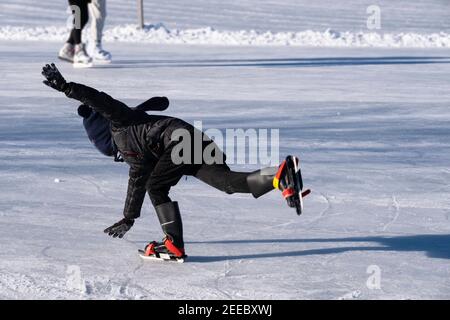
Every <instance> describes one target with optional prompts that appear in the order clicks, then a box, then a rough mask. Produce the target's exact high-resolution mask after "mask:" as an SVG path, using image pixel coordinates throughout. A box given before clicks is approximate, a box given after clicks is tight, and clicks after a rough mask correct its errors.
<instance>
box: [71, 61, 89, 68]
mask: <svg viewBox="0 0 450 320" xmlns="http://www.w3.org/2000/svg"><path fill="white" fill-rule="evenodd" d="M93 66H94V64H93V63H92V62H89V63H76V62H74V63H73V67H74V68H75V69H87V68H92V67H93Z"/></svg>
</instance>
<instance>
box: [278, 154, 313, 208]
mask: <svg viewBox="0 0 450 320" xmlns="http://www.w3.org/2000/svg"><path fill="white" fill-rule="evenodd" d="M273 186H274V188H275V189H279V190H281V192H282V194H283V197H284V198H285V199H286V201H287V204H288V206H289V207H291V208H295V209H296V211H297V214H298V215H301V214H302V211H303V197H305V196H307V195H308V194H310V193H311V190H309V189H307V190H305V191H302V190H303V180H302V174H301V171H300V167H299V160H298V158H297V157H295V156H287V157H286V160H284V161H283V163H282V164H281V165H280V167H279V169H278V172H277V173H276V175H275V178H274V179H273Z"/></svg>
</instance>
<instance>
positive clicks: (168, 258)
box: [139, 250, 185, 263]
mask: <svg viewBox="0 0 450 320" xmlns="http://www.w3.org/2000/svg"><path fill="white" fill-rule="evenodd" d="M139 256H140V257H141V259H142V260H149V261H163V262H178V263H184V260H185V258H174V257H171V256H169V255H168V254H160V256H159V257H157V256H155V255H152V256H146V255H145V254H144V251H142V250H139Z"/></svg>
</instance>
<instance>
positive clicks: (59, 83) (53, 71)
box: [42, 63, 68, 92]
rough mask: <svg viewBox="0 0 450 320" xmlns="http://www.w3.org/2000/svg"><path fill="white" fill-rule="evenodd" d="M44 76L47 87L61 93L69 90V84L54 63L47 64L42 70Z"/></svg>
mask: <svg viewBox="0 0 450 320" xmlns="http://www.w3.org/2000/svg"><path fill="white" fill-rule="evenodd" d="M42 75H43V76H44V77H45V78H46V79H47V80H44V81H43V82H44V84H45V85H47V86H49V87H51V88H53V89H55V90H58V91H61V92H64V91H65V90H66V89H67V86H68V84H67V82H66V80H65V79H64V78H63V76H62V75H61V73H60V72H59V70H58V68H56V66H55V64H54V63H52V64H51V65H48V64H46V65H45V66H44V67H43V68H42Z"/></svg>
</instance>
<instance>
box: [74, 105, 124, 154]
mask: <svg viewBox="0 0 450 320" xmlns="http://www.w3.org/2000/svg"><path fill="white" fill-rule="evenodd" d="M78 114H79V115H80V116H81V117H83V126H84V128H85V129H86V133H87V135H88V137H89V140H90V141H91V142H92V144H93V145H94V146H95V147H96V148H97V149H98V150H99V151H100V152H101V153H102V154H104V155H105V156H108V157H113V156H115V155H116V153H117V152H115V146H114V143H113V140H112V135H111V122H110V121H109V120H108V119H106V118H104V117H103V116H102V115H101V114H100V113H98V112H95V111H94V110H92V108H91V107H89V106H87V105H81V106H79V107H78Z"/></svg>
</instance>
